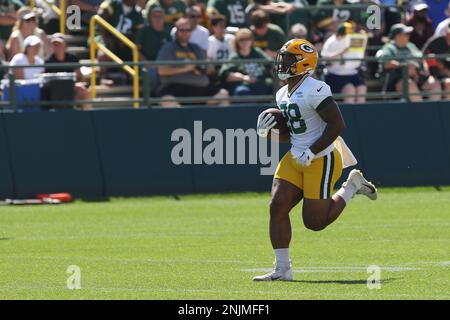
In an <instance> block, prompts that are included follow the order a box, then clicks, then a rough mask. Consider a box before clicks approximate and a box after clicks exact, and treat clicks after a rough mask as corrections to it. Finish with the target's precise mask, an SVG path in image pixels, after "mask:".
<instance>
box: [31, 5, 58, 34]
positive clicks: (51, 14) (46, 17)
mask: <svg viewBox="0 0 450 320" xmlns="http://www.w3.org/2000/svg"><path fill="white" fill-rule="evenodd" d="M34 3H35V7H34V10H36V12H39V19H38V21H39V27H40V28H42V30H44V31H45V33H46V34H53V33H55V32H58V31H59V29H60V26H59V15H58V14H57V13H56V12H55V11H54V10H53V9H52V7H51V4H50V3H52V4H54V5H55V6H57V7H59V0H54V1H51V2H50V3H49V2H47V1H46V0H34Z"/></svg>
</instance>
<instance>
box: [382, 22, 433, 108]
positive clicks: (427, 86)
mask: <svg viewBox="0 0 450 320" xmlns="http://www.w3.org/2000/svg"><path fill="white" fill-rule="evenodd" d="M412 31H413V27H408V26H405V25H404V24H400V23H399V24H395V25H393V26H392V27H391V30H390V38H391V40H392V41H391V42H389V43H387V44H386V45H384V46H383V48H382V49H381V55H380V57H382V58H391V59H392V60H388V61H384V62H383V69H384V72H385V88H386V90H387V91H397V92H402V91H403V79H402V68H403V66H404V63H405V62H404V61H405V60H399V59H398V58H421V57H422V56H423V55H422V52H420V50H419V49H417V47H416V46H415V45H414V44H413V43H412V42H410V41H409V35H410V33H411V32H412ZM406 63H407V68H408V80H407V81H408V91H409V93H410V96H409V99H410V100H411V101H422V96H421V95H420V94H418V93H419V88H420V89H422V90H424V91H426V92H429V93H433V94H431V95H429V97H428V99H430V100H440V99H441V88H440V84H439V82H438V81H437V80H436V79H435V78H434V77H433V76H432V75H430V73H429V70H428V66H427V64H426V62H424V61H421V60H409V61H408V60H407V61H406Z"/></svg>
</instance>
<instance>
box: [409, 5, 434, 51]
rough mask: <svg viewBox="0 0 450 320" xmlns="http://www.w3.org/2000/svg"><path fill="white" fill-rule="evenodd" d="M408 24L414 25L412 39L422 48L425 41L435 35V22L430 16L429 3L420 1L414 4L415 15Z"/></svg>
mask: <svg viewBox="0 0 450 320" xmlns="http://www.w3.org/2000/svg"><path fill="white" fill-rule="evenodd" d="M406 25H408V26H411V27H413V28H414V29H413V31H412V32H411V36H410V41H411V42H412V43H414V44H415V45H416V47H417V48H419V49H422V48H423V45H424V44H425V42H427V41H428V39H430V38H431V37H432V36H433V22H432V21H431V19H430V18H428V5H427V4H426V3H418V4H415V5H414V6H413V15H412V17H411V18H410V19H408V21H407V23H406Z"/></svg>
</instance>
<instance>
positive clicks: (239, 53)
mask: <svg viewBox="0 0 450 320" xmlns="http://www.w3.org/2000/svg"><path fill="white" fill-rule="evenodd" d="M233 42H234V47H235V48H236V52H234V53H232V54H231V55H230V57H229V59H228V62H227V63H225V64H224V65H222V67H221V69H220V71H219V77H220V78H221V79H222V81H223V82H224V83H225V84H226V88H227V89H228V91H229V92H230V93H232V95H234V96H246V95H269V94H273V79H272V74H271V71H270V70H271V64H261V63H255V62H249V63H243V64H241V63H233V61H235V60H245V59H249V60H250V59H251V60H253V59H265V60H267V61H273V60H272V58H271V57H269V56H268V55H267V54H265V53H264V51H262V50H261V49H259V48H256V47H255V46H254V37H253V33H252V32H251V31H250V30H249V29H247V28H243V29H240V30H239V31H238V32H236V34H235V37H234V40H233Z"/></svg>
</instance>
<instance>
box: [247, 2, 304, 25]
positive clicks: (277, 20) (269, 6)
mask: <svg viewBox="0 0 450 320" xmlns="http://www.w3.org/2000/svg"><path fill="white" fill-rule="evenodd" d="M259 9H260V10H263V11H265V12H267V14H268V15H269V17H270V21H271V22H272V23H273V24H276V25H277V26H279V27H280V28H281V29H282V30H283V31H284V32H288V31H289V24H290V23H291V21H290V17H291V15H292V13H294V12H295V5H294V4H293V3H286V2H284V1H281V0H253V3H252V4H250V5H249V6H248V7H247V8H246V9H245V15H246V19H247V21H248V22H250V20H251V16H252V13H253V12H254V11H255V10H259ZM288 20H289V21H288ZM288 22H289V23H288ZM293 22H294V21H292V23H293Z"/></svg>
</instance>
